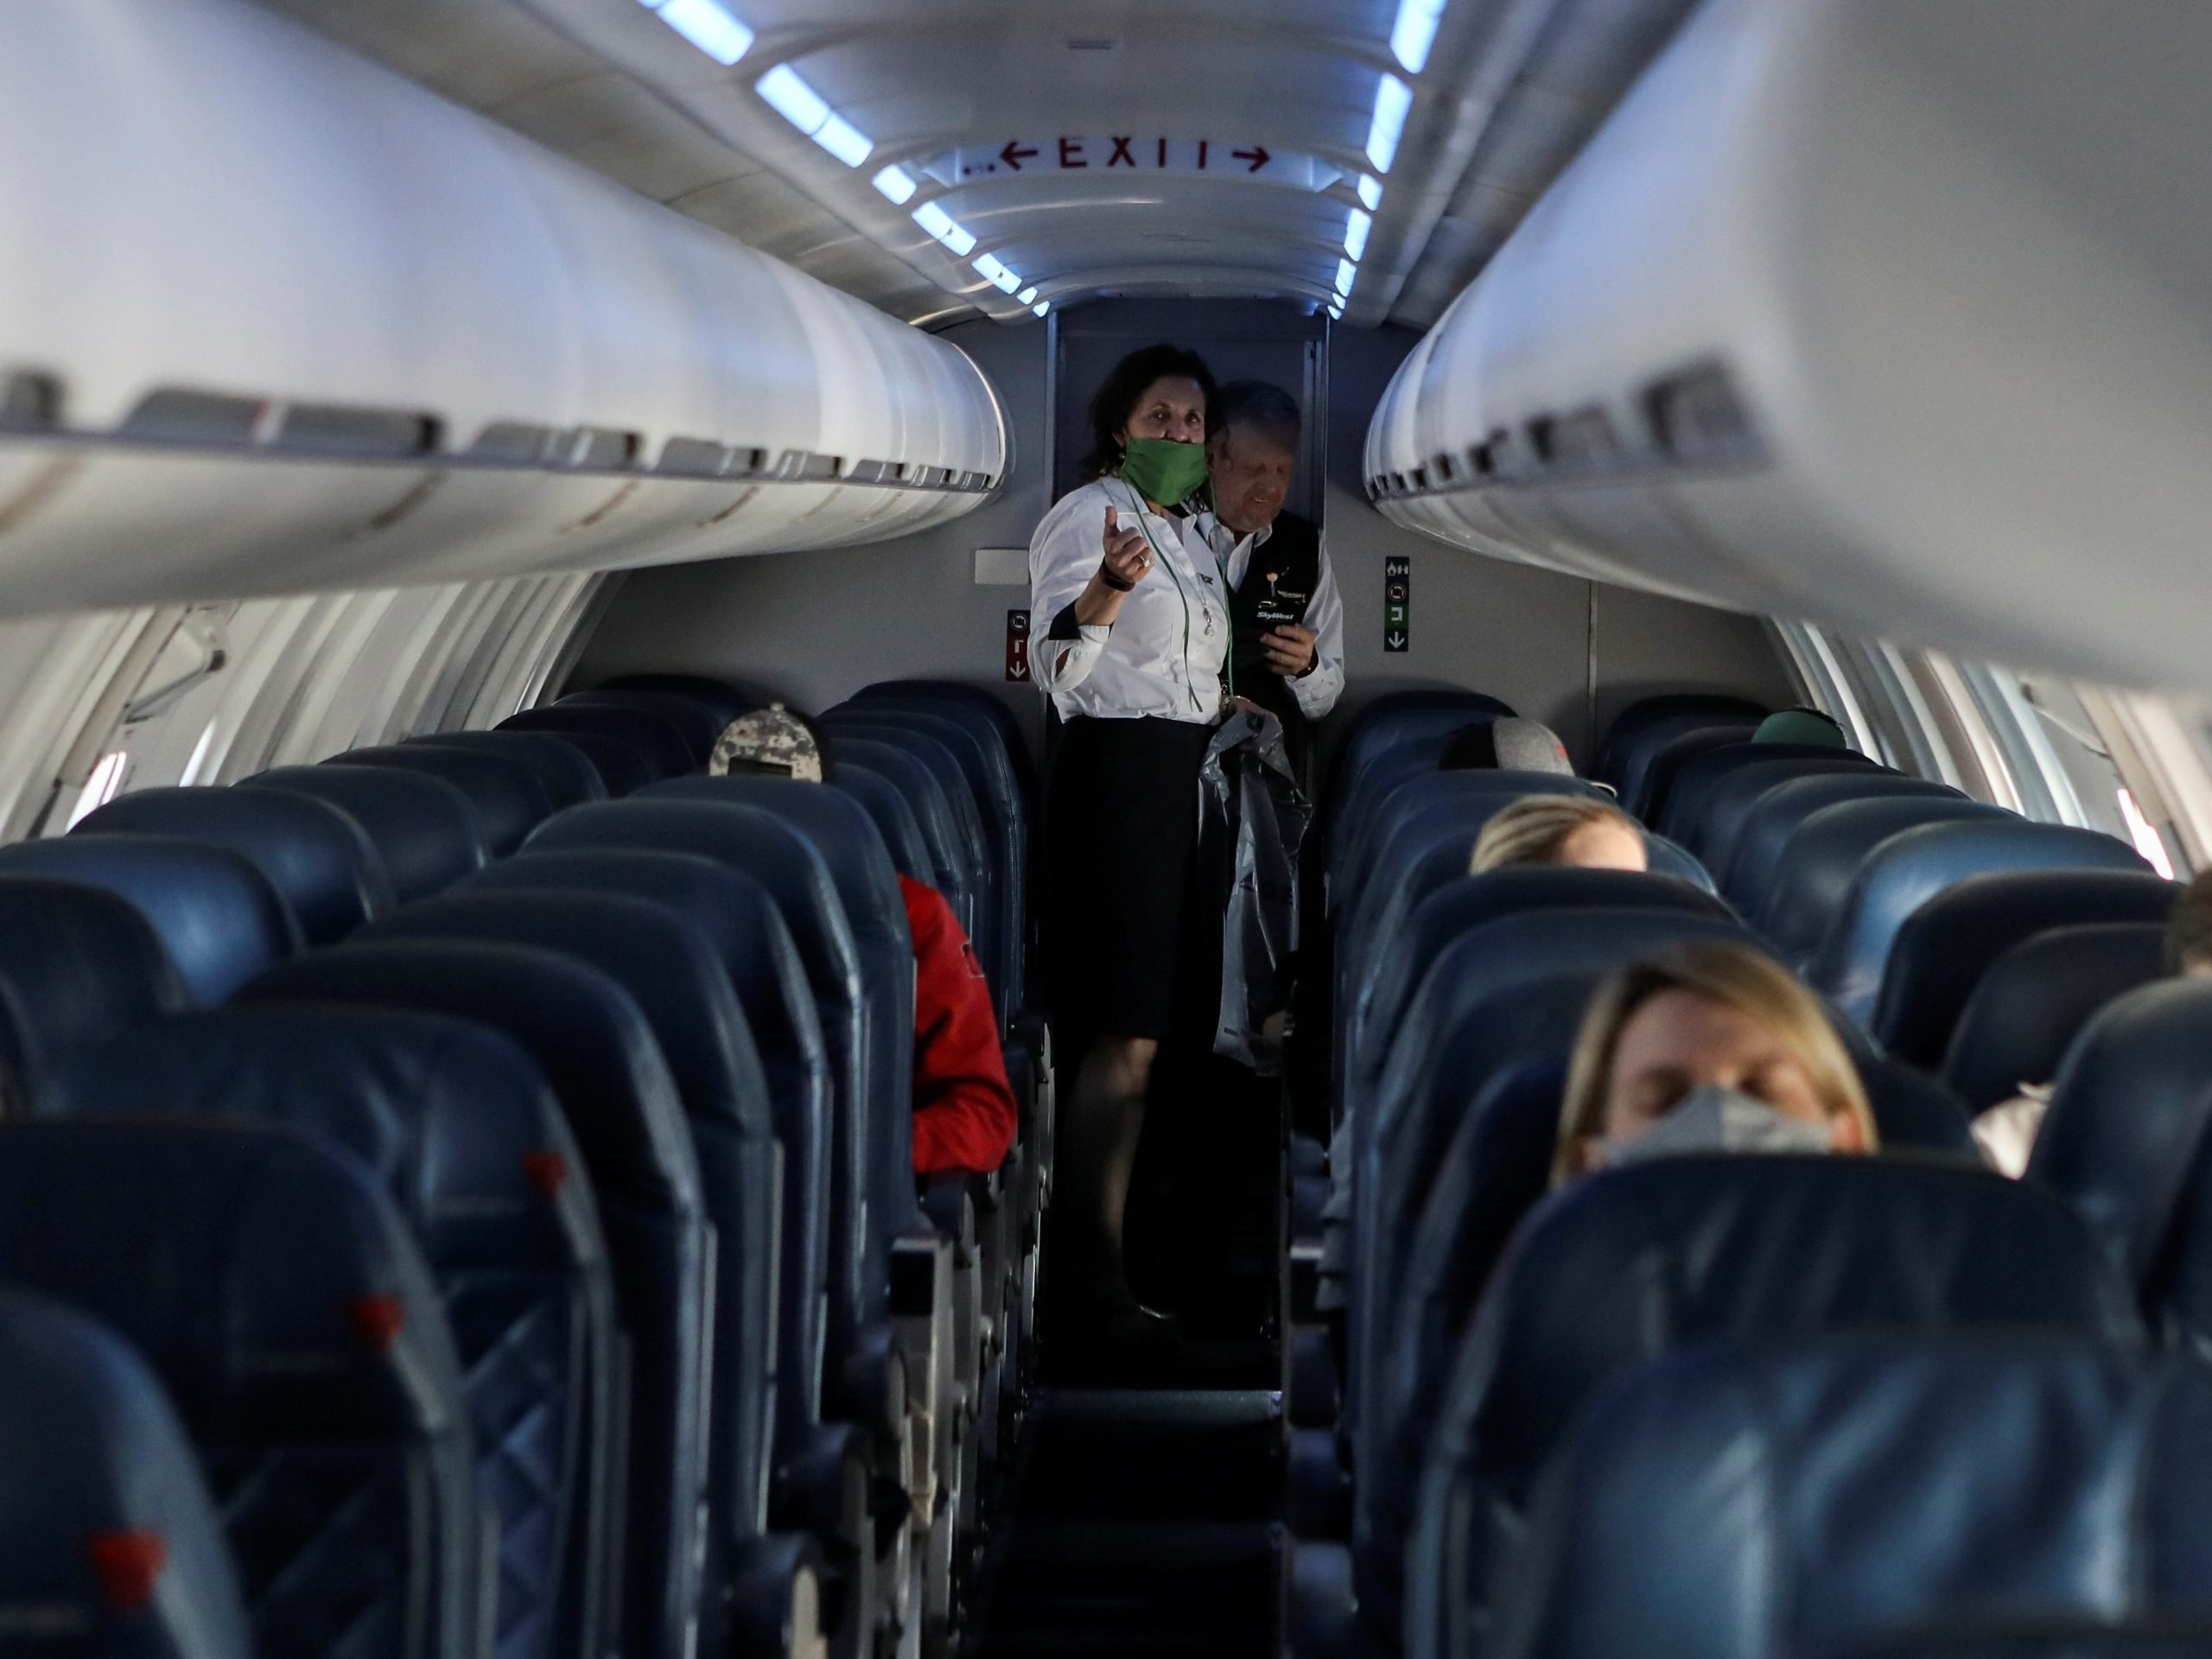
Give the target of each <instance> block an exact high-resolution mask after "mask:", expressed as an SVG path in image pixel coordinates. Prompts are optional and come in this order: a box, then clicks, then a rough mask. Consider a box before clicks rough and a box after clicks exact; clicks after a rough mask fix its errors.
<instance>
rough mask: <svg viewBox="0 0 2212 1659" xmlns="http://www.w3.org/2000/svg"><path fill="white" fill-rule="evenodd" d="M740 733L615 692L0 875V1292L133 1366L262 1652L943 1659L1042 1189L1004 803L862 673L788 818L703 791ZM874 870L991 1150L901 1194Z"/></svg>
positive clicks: (314, 772)
mask: <svg viewBox="0 0 2212 1659" xmlns="http://www.w3.org/2000/svg"><path fill="white" fill-rule="evenodd" d="M744 707H745V703H744V702H743V700H742V699H741V698H739V697H737V696H735V694H734V693H732V692H730V691H729V690H728V689H727V688H723V687H720V686H717V685H715V684H713V683H701V682H696V681H684V680H669V679H658V680H654V681H651V682H649V683H638V684H629V685H618V686H615V687H612V688H608V689H603V690H599V691H596V692H591V693H585V694H581V695H578V696H572V697H566V698H563V699H562V700H560V701H559V702H556V703H554V704H550V705H548V706H546V707H544V708H541V709H532V710H529V711H526V712H525V713H524V714H522V715H518V716H516V717H515V718H514V719H513V720H512V721H508V722H506V723H505V725H504V726H503V727H502V728H499V730H497V731H494V732H489V733H447V734H430V735H426V736H425V737H423V738H422V739H418V740H410V741H407V742H404V743H400V744H396V745H391V746H387V747H380V748H371V749H365V750H356V751H353V752H350V753H346V754H345V755H340V756H334V757H333V758H332V760H331V761H329V762H326V763H325V764H323V765H321V766H306V767H285V768H279V769H277V770H276V771H273V772H264V773H261V774H258V775H257V776H256V777H255V778H252V779H248V780H245V782H243V783H241V784H239V785H233V786H232V787H229V788H225V789H193V790H148V791H139V792H137V793H133V794H127V795H125V796H124V797H122V798H118V799H117V800H116V801H114V802H111V803H110V804H108V805H106V806H104V807H102V808H100V809H99V810H97V811H94V812H93V813H92V814H91V815H89V816H88V817H86V818H85V820H84V821H83V822H82V823H79V824H78V825H76V826H75V828H74V829H73V830H72V831H71V833H69V834H68V835H67V836H61V837H58V838H54V839H50V840H45V841H40V842H27V843H22V844H19V845H16V846H13V847H10V848H6V849H0V1075H4V1078H5V1081H6V1083H7V1084H8V1086H9V1089H10V1094H11V1096H12V1098H13V1101H14V1103H15V1106H16V1110H15V1112H14V1113H13V1114H11V1116H15V1117H18V1118H21V1119H22V1120H24V1121H21V1122H7V1123H4V1124H0V1188H6V1189H8V1190H9V1192H10V1196H11V1197H12V1198H13V1199H14V1200H15V1201H14V1202H12V1203H9V1204H8V1205H6V1212H7V1213H8V1215H9V1217H10V1223H9V1226H8V1228H7V1229H6V1230H4V1236H0V1284H5V1285H9V1286H11V1287H18V1288H21V1289H25V1290H29V1291H31V1292H34V1293H40V1294H44V1295H46V1296H48V1297H50V1298H53V1299H55V1300H59V1301H60V1302H63V1303H67V1304H69V1305H72V1306H73V1307H74V1308H76V1309H77V1310H79V1312H80V1313H90V1314H92V1315H93V1316H95V1317H96V1318H98V1319H104V1320H105V1321H106V1322H107V1323H108V1324H109V1325H111V1327H112V1328H113V1329H114V1330H115V1331H116V1332H119V1333H120V1335H121V1337H122V1338H124V1340H125V1341H126V1342H127V1343H128V1344H129V1345H130V1347H132V1348H134V1349H135V1350H136V1351H137V1355H138V1357H139V1358H140V1359H141V1360H142V1361H143V1363H146V1364H148V1365H149V1366H150V1368H151V1370H152V1373H153V1374H154V1376H156V1378H157V1379H158V1381H159V1383H160V1384H161V1385H162V1388H163V1389H166V1391H167V1393H168V1397H169V1399H170V1401H171V1402H174V1407H175V1415H176V1417H177V1418H178V1419H180V1420H181V1423H182V1425H183V1429H184V1432H185V1433H187V1434H188V1436H189V1438H190V1440H191V1443H192V1446H193V1447H194V1451H195V1452H196V1454H197V1459H196V1460H197V1463H198V1465H199V1471H200V1478H202V1479H203V1481H204V1482H205V1483H206V1484H207V1488H208V1490H209V1491H210V1493H211V1494H212V1501H213V1506H214V1509H213V1513H214V1515H215V1516H216V1517H217V1524H218V1525H219V1529H220V1531H221V1533H222V1536H223V1540H224V1541H225V1543H226V1546H227V1554H228V1560H229V1565H230V1566H231V1567H232V1569H233V1570H234V1572H235V1577H236V1582H237V1586H238V1596H239V1598H240V1603H241V1605H242V1608H243V1612H242V1615H241V1617H242V1618H243V1620H244V1624H245V1628H246V1629H247V1630H249V1632H250V1635H251V1643H252V1648H253V1650H254V1651H256V1652H257V1653H259V1654H261V1655H263V1656H264V1659H268V1656H277V1655H284V1654H301V1655H306V1654H310V1653H312V1654H318V1655H320V1654H333V1653H344V1654H359V1655H372V1654H376V1655H382V1654H391V1655H424V1656H439V1659H443V1656H448V1655H454V1656H458V1655H462V1654H480V1653H481V1654H492V1653H496V1654H498V1655H499V1656H500V1659H510V1656H512V1659H526V1656H527V1659H537V1656H556V1655H570V1654H574V1655H583V1654H587V1653H596V1652H600V1651H605V1650H607V1649H620V1650H622V1651H625V1652H627V1653H631V1654H635V1655H664V1656H668V1659H677V1656H679V1655H684V1654H689V1653H690V1652H694V1651H697V1650H699V1649H701V1647H702V1644H703V1646H704V1648H705V1649H706V1650H709V1651H715V1652H720V1653H729V1654H753V1653H761V1654H780V1653H785V1652H791V1651H803V1650H810V1644H811V1643H813V1642H814V1641H815V1640H816V1639H817V1635H822V1636H826V1637H827V1638H828V1639H829V1641H830V1642H831V1643H832V1648H833V1650H834V1651H836V1652H839V1653H843V1654H852V1655H858V1654H862V1653H869V1652H873V1651H874V1649H875V1648H876V1646H877V1644H878V1643H880V1642H887V1643H898V1642H899V1641H900V1640H901V1639H902V1638H903V1639H904V1640H905V1641H906V1643H909V1644H910V1645H912V1646H916V1647H919V1648H922V1649H925V1650H926V1649H931V1648H941V1647H943V1646H944V1644H946V1643H950V1640H951V1639H952V1637H953V1635H954V1633H955V1632H954V1630H953V1628H952V1620H953V1617H954V1613H955V1610H956V1608H957V1597H956V1588H955V1580H956V1578H957V1573H958V1571H959V1570H960V1568H961V1566H962V1564H963V1558H964V1556H965V1554H967V1553H969V1552H970V1551H972V1550H973V1548H975V1545H976V1537H977V1532H978V1528H979V1526H980V1522H981V1518H982V1500H983V1496H984V1495H983V1493H982V1490H981V1481H980V1478H979V1477H980V1475H981V1473H982V1471H983V1470H985V1469H987V1468H988V1467H989V1466H990V1465H989V1459H988V1452H989V1450H990V1446H991V1445H992V1443H994V1442H995V1440H996V1438H997V1437H998V1436H999V1435H1000V1434H1001V1433H1003V1432H1005V1429H1006V1427H1007V1421H1008V1419H1009V1418H1010V1415H1011V1414H1012V1413H1013V1412H1014V1410H1015V1409H1016V1408H1017V1407H1018V1402H1019V1399H1020V1364H1021V1363H1022V1360H1023V1357H1024V1354H1025V1352H1026V1349H1025V1345H1024V1338H1025V1336H1026V1334H1027V1329H1028V1325H1029V1323H1030V1306H1031V1303H1032V1299H1033V1287H1034V1276H1035V1247H1036V1242H1037V1236H1038V1230H1039V1210H1040V1208H1041V1205H1042V1204H1043V1201H1044V1195H1045V1173H1044V1172H1045V1160H1046V1159H1047V1158H1048V1156H1049V1147H1048V1145H1047V1143H1046V1137H1045V1135H1043V1133H1042V1131H1041V1125H1042V1124H1043V1123H1044V1122H1047V1121H1048V1120H1049V1111H1048V1109H1047V1108H1048V1105H1049V1102H1048V1101H1047V1100H1046V1099H1044V1098H1041V1097H1040V1096H1041V1094H1042V1084H1041V1083H1040V1079H1041V1078H1042V1077H1044V1076H1045V1075H1046V1067H1047V1065H1048V1064H1049V1057H1048V1056H1047V1055H1046V1053H1045V1052H1044V1050H1043V1044H1042V1030H1041V1027H1040V1026H1039V1023H1038V1022H1037V1021H1036V1020H1035V1019H1034V1018H1033V1015H1032V1014H1030V1013H1029V1012H1028V1007H1029V1000H1028V998H1027V991H1026V984H1025V980H1026V974H1027V899H1026V880H1027V844H1026V834H1027V830H1026V825H1027V812H1028V806H1027V791H1026V780H1025V779H1023V778H1022V776H1021V774H1020V771H1019V769H1018V768H1019V751H1018V748H1017V747H1015V746H1013V745H1011V744H1009V743H1008V741H1007V734H1006V731H1005V727H1004V724H1003V723H1002V719H1001V715H999V714H998V713H997V712H995V710H996V705H995V703H991V702H988V699H987V698H985V697H984V696H982V694H976V693H969V692H966V691H964V690H962V689H960V688H948V687H941V686H930V685H899V684H893V685H887V686H883V687H877V688H871V689H870V690H868V691H867V692H864V693H863V694H862V695H861V696H860V697H858V698H856V699H855V701H854V702H852V703H851V704H849V705H847V706H846V707H845V708H844V709H841V710H838V711H835V712H834V713H833V715H831V716H830V717H829V720H828V721H827V722H826V723H827V724H828V725H829V728H830V729H831V731H832V734H833V735H832V738H831V744H832V754H833V769H832V777H831V784H830V786H829V787H826V788H825V787H821V786H817V785H802V784H797V783H792V782H789V781H785V780H781V779H769V778H753V777H744V778H709V777H704V776H700V775H697V772H696V768H697V767H698V766H700V765H701V763H702V761H703V760H705V759H706V758H707V755H708V752H709V750H710V749H711V748H712V747H713V744H714V742H715V738H716V737H717V736H718V735H719V734H720V733H721V729H722V728H723V727H724V726H725V725H726V724H727V723H728V720H729V719H731V718H732V717H734V715H735V714H737V713H739V712H741V710H742V709H743V708H744ZM861 734H865V735H864V736H863V735H861ZM897 874H910V875H912V877H914V879H918V880H924V881H927V882H930V883H931V884H932V885H936V884H938V883H939V882H943V883H944V884H945V885H944V891H945V892H946V894H947V897H948V899H950V900H951V902H952V903H953V904H954V906H955V908H956V911H957V913H959V914H960V915H961V917H962V918H963V922H965V923H967V924H968V925H969V926H970V928H971V931H972V933H973V937H974V938H975V940H976V948H977V952H978V956H979V957H980V958H981V960H982V963H983V964H984V967H985V970H986V974H987V976H988V979H989V982H990V985H991V988H992V992H993V995H994V1000H995V1002H996V1004H997V1006H998V1007H999V1009H1000V1011H1001V1024H1002V1027H1003V1028H1004V1031H1005V1033H1006V1043H1007V1055H1008V1060H1009V1071H1010V1073H1011V1075H1012V1076H1013V1077H1014V1080H1015V1082H1016V1087H1017V1095H1018V1096H1019V1097H1020V1099H1021V1100H1022V1102H1023V1104H1024V1107H1025V1119H1026V1122H1025V1126H1024V1132H1023V1135H1022V1136H1021V1138H1020V1141H1019V1143H1018V1144H1017V1147H1016V1148H1015V1151H1014V1154H1013V1156H1012V1157H1011V1158H1010V1159H1009V1160H1008V1163H1007V1166H1006V1167H1005V1168H1004V1169H1003V1170H1001V1172H998V1173H997V1174H996V1175H995V1176H993V1177H991V1178H989V1179H976V1180H972V1181H962V1180H958V1179H950V1180H938V1181H935V1182H932V1183H931V1184H930V1185H929V1187H928V1189H927V1190H926V1191H925V1192H923V1193H921V1195H920V1196H919V1197H918V1192H917V1186H916V1183H915V1181H914V1179H913V1177H912V1173H911V1153H910V1150H909V1141H910V1135H911V1115H912V1106H911V1091H912V1083H911V1065H912V1041H913V1027H912V1007H913V977H914V968H913V961H912V949H911V945H910V944H909V942H908V940H907V938H906V923H905V912H904V909H903V906H902V903H901V900H900V899H899V892H898V887H897V884H896V880H895V876H896V875H897ZM34 1317H35V1319H36V1318H43V1317H46V1313H45V1312H44V1311H43V1310H34ZM65 1322H66V1321H65ZM93 1345H94V1346H98V1345H99V1344H98V1343H95V1344H93ZM112 1346H113V1344H109V1347H110V1348H112ZM86 1363H94V1362H92V1361H87V1362H86ZM0 1389H4V1382H0ZM0 1570H4V1569H0ZM15 1587H16V1586H10V1588H11V1589H13V1588H15ZM154 1605H156V1606H157V1607H160V1608H162V1609H168V1607H169V1605H170V1603H169V1601H168V1599H166V1598H165V1597H163V1598H156V1602H155V1604H154ZM165 1616H166V1615H165ZM178 1617H179V1618H180V1619H181V1618H182V1616H181V1614H180V1615H179V1616H178ZM222 1617H226V1616H222V1615H209V1616H208V1618H210V1619H213V1620H214V1621H215V1623H212V1624H207V1626H206V1628H207V1629H208V1630H213V1629H215V1628H216V1626H217V1624H219V1623H220V1619H221V1618H222ZM171 1623H176V1621H174V1620H173V1621H171ZM189 1623H190V1621H189V1620H185V1621H183V1623H179V1624H177V1630H178V1631H182V1630H184V1627H185V1624H189ZM194 1628H199V1627H197V1626H195V1627H194ZM211 1640H212V1638H211ZM175 1641H176V1642H177V1643H179V1644H181V1647H180V1650H182V1651H190V1652H195V1653H198V1652H207V1653H216V1652H229V1651H237V1650H238V1649H234V1648H229V1647H226V1646H225V1645H224V1643H222V1642H221V1641H214V1642H213V1645H209V1644H208V1643H207V1642H204V1641H201V1640H200V1638H198V1637H194V1638H193V1639H191V1640H187V1639H186V1637H185V1636H184V1635H182V1634H178V1635H176V1636H175ZM117 1650H118V1651H122V1650H124V1649H117ZM130 1650H132V1651H136V1650H137V1649H130Z"/></svg>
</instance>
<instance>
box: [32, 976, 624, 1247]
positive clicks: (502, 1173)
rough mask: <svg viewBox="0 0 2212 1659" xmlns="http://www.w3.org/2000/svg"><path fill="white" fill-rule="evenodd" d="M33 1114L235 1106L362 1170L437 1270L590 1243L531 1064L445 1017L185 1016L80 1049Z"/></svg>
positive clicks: (562, 1132)
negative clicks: (310, 1138)
mask: <svg viewBox="0 0 2212 1659" xmlns="http://www.w3.org/2000/svg"><path fill="white" fill-rule="evenodd" d="M38 1106H39V1109H40V1111H41V1115H43V1116H54V1117H63V1118H79V1117H86V1116H96V1115H97V1116H117V1115H119V1114H120V1115H137V1116H162V1117H169V1116H175V1117H185V1118H207V1117H238V1118H251V1119H253V1120H255V1121H256V1122H264V1123H283V1124H289V1125H290V1126H291V1127H292V1128H297V1129H300V1130H302V1131H307V1132H310V1133H313V1134H317V1135H323V1136H325V1137H327V1139H329V1140H331V1141H334V1142H336V1143H337V1144H338V1145H339V1146H341V1147H344V1148H345V1149H346V1151H347V1152H348V1153H350V1154H353V1156H354V1157H355V1158H357V1159H359V1160H360V1161H361V1162H362V1163H363V1164H365V1165H366V1166H368V1167H369V1168H370V1169H372V1170H373V1171H374V1172H375V1173H376V1174H377V1175H378V1177H379V1178H380V1179H382V1180H383V1181H384V1183H385V1190H386V1191H387V1192H390V1193H391V1196H392V1198H393V1199H394V1201H395V1202H396V1203H397V1205H399V1207H400V1210H401V1212H402V1213H403V1214H404V1216H405V1217H407V1220H408V1224H409V1225H410V1227H411V1228H412V1229H413V1230H414V1233H415V1236H416V1238H417V1239H418V1240H419V1241H420V1242H421V1243H422V1244H423V1249H424V1250H425V1251H426V1253H427V1254H428V1255H429V1259H430V1262H431V1263H432V1265H433V1266H434V1267H435V1268H437V1269H438V1271H439V1272H440V1274H447V1273H450V1272H456V1271H462V1270H466V1269H467V1268H471V1267H473V1266H476V1265H479V1262H478V1258H480V1257H481V1256H483V1255H484V1254H485V1250H484V1243H483V1239H484V1234H485V1230H486V1227H487V1226H488V1227H490V1228H492V1229H493V1230H495V1231H499V1232H500V1233H501V1234H502V1236H501V1239H500V1241H499V1244H498V1246H497V1249H496V1255H495V1261H496V1264H497V1265H498V1266H499V1268H501V1269H503V1270H505V1269H512V1268H513V1267H514V1266H515V1265H516V1263H517V1260H518V1256H517V1251H518V1249H534V1251H535V1253H536V1254H537V1255H539V1256H540V1257H541V1258H542V1260H543V1264H544V1265H546V1266H548V1267H550V1268H565V1267H566V1266H567V1265H568V1264H569V1262H573V1261H575V1260H576V1259H578V1258H579V1254H580V1252H583V1251H589V1252H591V1253H595V1252H596V1248H597V1247H596V1245H595V1244H594V1243H591V1242H590V1241H592V1240H594V1239H595V1238H596V1236H597V1231H598V1228H597V1224H596V1223H595V1222H594V1220H593V1219H592V1211H593V1208H594V1206H593V1205H592V1202H591V1198H590V1193H589V1190H588V1185H587V1184H586V1183H585V1182H584V1181H583V1179H582V1175H583V1170H582V1161H581V1155H580V1154H578V1153H577V1152H576V1151H575V1146H574V1143H573V1141H571V1139H570V1137H569V1129H568V1125H567V1123H566V1122H565V1121H564V1120H563V1118H562V1116H561V1110H560V1107H559V1105H558V1104H557V1103H556V1102H555V1100H554V1098H553V1095H552V1091H551V1090H550V1089H549V1088H548V1087H547V1086H546V1083H545V1079H544V1077H543V1074H542V1073H540V1072H539V1071H538V1069H537V1064H536V1062H534V1061H533V1060H531V1058H530V1056H529V1055H528V1054H527V1053H526V1052H524V1051H523V1049H522V1048H521V1047H520V1046H518V1045H517V1044H516V1043H515V1042H514V1040H513V1039H511V1038H509V1037H507V1036H505V1034H503V1033H500V1032H498V1031H495V1030H493V1029H492V1028H491V1027H487V1026H482V1025H479V1024H477V1023H475V1022H474V1021H472V1020H456V1019H451V1018H448V1017H445V1016H442V1015H435V1014H413V1013H408V1012H404V1011H398V1010H385V1009H361V1008H346V1007H329V1008H317V1007H267V1006H264V1007H242V1008H225V1009H220V1010H218V1011H216V1012H214V1013H210V1014H188V1015H185V1016H183V1017H181V1018H178V1019H172V1020H160V1021H157V1022H156V1023H154V1024H151V1025H147V1026H142V1027H139V1028H137V1030H135V1031H129V1032H124V1033H118V1034H117V1035H115V1036H112V1037H110V1038H108V1039H106V1040H105V1041H103V1042H99V1043H94V1044H91V1045H88V1046H86V1047H84V1048H80V1049H79V1050H78V1051H77V1052H75V1053H73V1054H72V1055H71V1056H70V1057H69V1058H68V1059H67V1061H66V1062H65V1063H64V1064H63V1065H61V1066H60V1068H59V1069H58V1070H57V1071H56V1072H55V1074H54V1078H53V1081H52V1084H51V1085H50V1086H49V1087H48V1089H47V1090H46V1091H45V1093H44V1094H43V1095H42V1096H41V1098H40V1100H39V1102H38Z"/></svg>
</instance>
